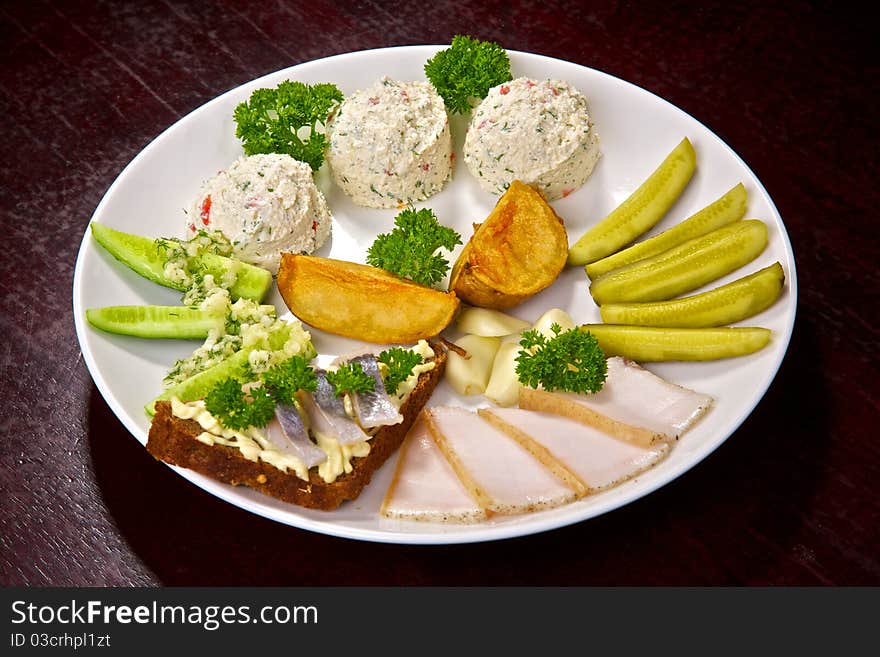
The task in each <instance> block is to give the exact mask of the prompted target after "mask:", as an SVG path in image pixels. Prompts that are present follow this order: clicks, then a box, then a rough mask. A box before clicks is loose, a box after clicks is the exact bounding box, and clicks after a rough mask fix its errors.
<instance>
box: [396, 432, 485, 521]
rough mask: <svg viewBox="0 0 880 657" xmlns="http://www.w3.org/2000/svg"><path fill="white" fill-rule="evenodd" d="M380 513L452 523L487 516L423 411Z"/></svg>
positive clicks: (406, 443) (409, 438) (402, 449)
mask: <svg viewBox="0 0 880 657" xmlns="http://www.w3.org/2000/svg"><path fill="white" fill-rule="evenodd" d="M380 513H381V514H382V515H383V516H385V517H387V518H397V519H401V520H420V521H425V522H451V523H473V522H479V521H481V520H485V519H486V517H487V514H486V511H485V510H484V509H482V508H481V507H480V506H479V505H478V504H477V503H476V502H475V501H474V498H473V497H471V495H470V494H469V493H468V491H467V489H466V488H465V486H464V484H462V482H461V480H459V478H458V476H457V475H456V474H455V472H454V471H453V469H452V467H451V466H450V465H449V463H448V462H447V460H446V458H445V457H444V456H443V454H442V453H441V452H440V450H439V448H438V447H437V445H436V444H435V443H434V441H433V439H432V438H431V434H430V433H429V431H428V427H427V425H426V424H425V421H424V419H423V415H420V416H419V417H418V419H416V421H415V424H413V427H412V428H411V429H410V431H409V434H408V435H407V437H406V441H405V442H404V443H403V446H402V447H401V450H400V456H399V458H398V461H397V467H396V469H395V472H394V478H393V480H392V482H391V485H390V486H389V488H388V492H387V493H386V494H385V499H384V501H383V502H382V508H381V510H380Z"/></svg>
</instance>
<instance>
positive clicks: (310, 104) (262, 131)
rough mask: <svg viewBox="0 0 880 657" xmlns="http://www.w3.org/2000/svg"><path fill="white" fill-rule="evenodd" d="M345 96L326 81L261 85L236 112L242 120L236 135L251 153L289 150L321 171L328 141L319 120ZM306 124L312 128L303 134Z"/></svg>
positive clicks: (237, 118)
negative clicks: (301, 130) (319, 125)
mask: <svg viewBox="0 0 880 657" xmlns="http://www.w3.org/2000/svg"><path fill="white" fill-rule="evenodd" d="M342 99H343V95H342V92H341V91H340V90H339V88H338V87H337V86H336V85H334V84H326V83H322V84H313V85H309V84H304V83H302V82H298V81H291V80H285V81H284V82H281V83H280V84H279V85H278V86H277V87H276V88H274V89H257V90H256V91H254V92H253V93H252V94H251V96H250V99H249V100H247V101H245V102H243V103H239V105H238V106H237V107H236V108H235V111H234V112H233V118H234V119H235V122H236V123H237V124H238V125H237V127H236V129H235V136H236V137H238V138H239V139H241V141H242V145H243V146H244V152H245V153H246V154H247V155H254V154H256V153H285V154H287V155H290V156H291V157H293V158H295V159H297V160H300V161H302V162H305V163H307V164H308V165H309V166H310V167H312V171H317V170H318V169H320V168H321V164H323V162H324V151H325V150H326V148H327V143H328V142H327V137H326V135H325V134H324V133H323V132H319V131H318V124H321V125H323V124H324V123H325V122H326V121H327V117H328V116H329V114H330V112H332V111H333V109H334V108H335V107H336V105H337V104H338V103H340V102H342ZM305 127H308V128H309V132H308V136H307V137H305V138H303V137H301V136H300V134H299V131H300V129H301V128H305Z"/></svg>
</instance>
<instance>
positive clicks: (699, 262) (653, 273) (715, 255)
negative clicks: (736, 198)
mask: <svg viewBox="0 0 880 657" xmlns="http://www.w3.org/2000/svg"><path fill="white" fill-rule="evenodd" d="M766 246H767V226H766V225H765V224H764V222H763V221H760V220H758V219H740V220H739V221H735V222H734V223H732V224H728V225H727V226H722V227H721V228H717V229H715V230H713V231H712V232H711V233H708V234H706V235H703V236H702V237H696V238H694V239H692V240H688V241H687V242H684V243H683V244H680V245H679V246H676V247H673V248H671V249H669V250H668V251H664V252H663V253H660V254H659V255H656V256H653V257H651V258H647V259H645V260H639V261H638V262H634V263H632V264H631V265H626V266H625V267H621V268H620V269H613V270H611V271H610V272H608V273H607V274H604V275H602V276H600V277H599V278H597V279H596V280H594V281H593V282H592V283H591V284H590V294H591V295H592V296H593V300H594V301H595V302H596V303H597V304H599V305H600V306H604V305H605V304H608V303H620V302H632V301H665V300H667V299H672V298H673V297H677V296H678V295H680V294H684V293H685V292H690V291H691V290H695V289H697V288H698V287H701V286H703V285H706V284H707V283H711V282H712V281H714V280H717V279H718V278H721V277H722V276H724V275H726V274H729V273H730V272H732V271H734V270H735V269H738V268H739V267H742V266H743V265H745V264H747V263H749V262H751V261H752V260H754V259H755V258H757V257H758V255H759V254H760V253H761V252H762V251H763V250H764V248H765V247H766Z"/></svg>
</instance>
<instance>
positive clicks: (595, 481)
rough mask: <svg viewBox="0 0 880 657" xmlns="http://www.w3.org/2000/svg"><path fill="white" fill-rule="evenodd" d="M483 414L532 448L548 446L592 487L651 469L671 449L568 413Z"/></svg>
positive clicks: (516, 411)
mask: <svg viewBox="0 0 880 657" xmlns="http://www.w3.org/2000/svg"><path fill="white" fill-rule="evenodd" d="M478 412H479V414H480V415H481V416H482V417H483V418H485V419H486V420H488V421H489V422H492V423H493V424H495V425H496V426H498V427H499V428H500V429H502V430H503V431H505V432H507V433H508V435H510V436H511V437H513V438H514V439H515V440H518V441H520V443H521V444H523V446H524V447H525V448H526V449H530V443H531V441H533V442H534V443H537V444H538V445H539V446H540V447H543V448H544V449H547V450H548V451H549V452H550V453H551V454H552V455H553V457H554V458H555V459H556V460H558V461H559V462H561V463H562V464H563V465H564V466H565V467H566V468H567V469H568V470H569V471H570V472H572V473H573V474H574V475H575V476H576V477H577V478H578V479H579V480H580V481H581V482H582V483H583V485H584V486H586V487H587V488H588V489H589V492H590V493H596V492H598V491H600V490H606V489H608V488H613V487H614V486H617V485H618V484H621V483H623V482H624V481H627V480H629V479H632V478H633V477H635V476H636V475H639V474H641V473H642V472H645V471H646V470H648V469H650V468H651V467H653V466H654V465H656V464H657V463H659V462H660V461H661V460H663V459H664V458H665V457H666V455H667V454H669V452H670V449H671V448H670V444H669V443H667V442H660V443H657V444H656V445H653V446H651V447H639V446H637V445H633V444H631V443H628V442H624V441H622V440H618V439H616V438H613V437H611V436H609V435H608V434H605V433H603V432H601V431H599V430H598V429H595V428H593V427H589V426H586V425H584V424H581V423H580V422H577V421H575V420H571V419H569V418H566V417H561V416H558V415H552V414H550V413H543V412H541V411H527V410H523V409H521V408H491V409H488V408H487V409H480V410H479V411H478Z"/></svg>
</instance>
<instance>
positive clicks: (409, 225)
mask: <svg viewBox="0 0 880 657" xmlns="http://www.w3.org/2000/svg"><path fill="white" fill-rule="evenodd" d="M394 226H395V227H394V229H392V231H391V232H390V233H382V234H380V235H379V236H378V237H376V239H375V240H374V241H373V244H372V246H370V248H369V250H368V251H367V264H369V265H372V266H374V267H381V268H382V269H386V270H388V271H390V272H393V273H395V274H397V275H398V276H402V277H403V278H408V279H410V280H412V281H415V282H416V283H421V284H422V285H428V286H430V285H433V284H435V283H437V282H438V281H439V280H440V279H442V278H443V277H444V276H445V275H446V272H447V271H448V270H449V261H448V260H447V259H446V258H444V257H443V256H442V255H440V254H439V253H436V251H437V250H438V249H440V248H441V247H442V248H444V249H446V250H448V251H451V250H452V249H454V248H455V245H456V244H461V235H459V234H458V233H456V232H455V231H454V230H453V229H452V228H449V227H447V226H441V225H440V223H439V222H438V221H437V215H435V214H434V212H433V211H432V210H431V209H429V208H422V209H421V210H416V209H415V208H412V207H409V208H406V209H405V210H403V211H401V212H400V214H398V215H397V216H396V217H395V218H394Z"/></svg>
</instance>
